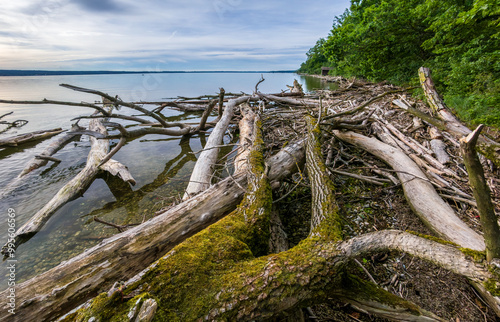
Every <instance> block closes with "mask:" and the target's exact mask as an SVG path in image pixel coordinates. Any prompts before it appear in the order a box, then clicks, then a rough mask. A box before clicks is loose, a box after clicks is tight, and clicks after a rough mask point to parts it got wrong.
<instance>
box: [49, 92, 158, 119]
mask: <svg viewBox="0 0 500 322" xmlns="http://www.w3.org/2000/svg"><path fill="white" fill-rule="evenodd" d="M59 86H62V87H65V88H69V89H72V90H74V91H77V92H83V93H90V94H95V95H99V96H102V97H104V98H106V99H108V100H110V101H111V102H113V104H114V105H115V106H117V105H122V106H126V107H130V108H132V109H134V110H137V111H140V112H142V113H144V114H146V115H148V116H150V117H152V118H154V119H155V120H157V121H158V122H160V124H161V125H163V126H164V127H167V123H166V122H165V120H164V119H162V118H161V117H160V116H159V115H157V114H155V113H152V112H151V111H149V110H147V109H145V108H143V107H141V106H139V105H136V104H132V103H127V102H124V101H122V100H119V99H117V98H115V97H113V96H111V95H108V94H106V93H103V92H101V91H96V90H93V89H88V88H83V87H78V86H73V85H69V84H60V85H59Z"/></svg>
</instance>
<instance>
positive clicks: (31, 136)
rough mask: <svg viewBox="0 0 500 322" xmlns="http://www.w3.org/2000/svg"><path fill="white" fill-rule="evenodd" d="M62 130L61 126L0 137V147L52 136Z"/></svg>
mask: <svg viewBox="0 0 500 322" xmlns="http://www.w3.org/2000/svg"><path fill="white" fill-rule="evenodd" d="M62 131H63V130H62V129H61V128H56V129H50V130H42V131H35V132H30V133H25V134H19V135H16V136H12V137H8V138H5V139H0V147H7V146H18V145H20V144H24V143H28V142H33V141H39V140H43V139H48V138H50V137H51V136H54V135H56V134H59V133H61V132H62Z"/></svg>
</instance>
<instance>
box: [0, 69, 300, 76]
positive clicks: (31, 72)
mask: <svg viewBox="0 0 500 322" xmlns="http://www.w3.org/2000/svg"><path fill="white" fill-rule="evenodd" d="M295 72H296V71H295V70H271V71H237V70H235V71H217V70H214V71H138V72H134V71H102V70H99V71H54V70H0V76H65V75H68V76H74V75H112V74H164V73H168V74H180V73H183V74H184V73H185V74H188V73H295Z"/></svg>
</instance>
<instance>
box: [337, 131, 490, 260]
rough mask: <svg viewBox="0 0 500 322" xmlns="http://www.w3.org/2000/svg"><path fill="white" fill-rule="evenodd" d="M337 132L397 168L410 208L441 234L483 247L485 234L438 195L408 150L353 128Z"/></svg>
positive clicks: (464, 244)
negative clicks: (405, 150)
mask: <svg viewBox="0 0 500 322" xmlns="http://www.w3.org/2000/svg"><path fill="white" fill-rule="evenodd" d="M335 135H336V136H337V137H338V138H339V139H341V140H343V141H345V142H348V143H351V144H354V145H356V146H358V147H361V148H362V149H364V150H366V151H368V152H370V153H372V154H373V155H375V156H376V157H378V158H380V159H382V160H383V161H385V162H386V163H388V164H390V165H391V167H392V168H393V169H394V170H396V171H398V173H397V174H398V177H399V180H400V181H401V183H402V185H403V189H404V191H405V196H406V199H407V200H408V203H409V204H410V205H411V208H412V209H413V211H414V212H415V213H416V214H417V215H418V216H419V217H420V218H421V219H422V221H423V222H424V223H425V224H426V225H427V226H428V227H429V228H430V229H431V230H432V231H434V232H435V233H436V234H437V235H438V236H440V237H442V238H444V239H446V240H449V241H452V242H454V243H457V244H459V245H462V246H463V247H466V248H471V249H475V250H478V251H482V250H484V248H485V245H484V240H483V238H482V237H481V236H480V235H478V234H477V233H476V232H474V231H473V230H472V229H470V228H469V227H468V226H467V225H466V224H465V223H464V222H463V221H461V220H460V219H459V218H458V217H457V216H456V214H455V212H454V211H453V209H452V208H451V207H450V206H449V205H448V204H447V203H445V202H444V201H443V199H441V197H439V195H438V194H437V192H436V190H434V188H433V186H432V185H431V184H430V183H429V182H428V181H427V178H426V176H425V174H424V173H423V172H422V171H421V170H420V168H419V167H418V166H417V165H416V164H415V163H414V162H413V161H412V160H411V159H410V158H409V157H408V156H407V155H406V154H405V153H403V152H402V151H401V150H399V149H396V148H393V147H391V146H390V145H387V144H385V143H383V142H381V141H379V140H377V139H375V138H369V137H366V136H363V135H360V134H357V133H354V132H340V131H336V132H335Z"/></svg>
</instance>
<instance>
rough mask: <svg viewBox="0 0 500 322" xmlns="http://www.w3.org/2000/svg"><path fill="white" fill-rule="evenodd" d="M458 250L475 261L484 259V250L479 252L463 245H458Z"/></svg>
mask: <svg viewBox="0 0 500 322" xmlns="http://www.w3.org/2000/svg"><path fill="white" fill-rule="evenodd" d="M458 250H459V251H461V252H462V253H463V254H464V255H466V256H470V257H472V258H473V259H474V261H475V262H482V261H485V260H486V252H484V251H482V252H480V251H477V250H473V249H470V248H464V247H460V248H459V249H458Z"/></svg>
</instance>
